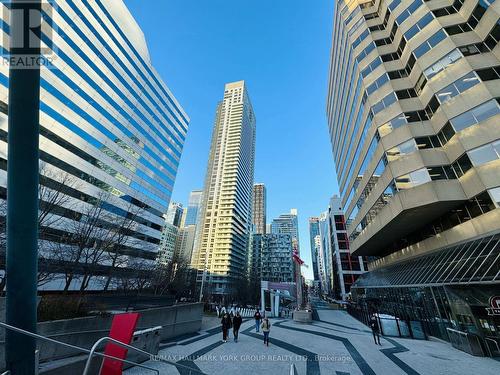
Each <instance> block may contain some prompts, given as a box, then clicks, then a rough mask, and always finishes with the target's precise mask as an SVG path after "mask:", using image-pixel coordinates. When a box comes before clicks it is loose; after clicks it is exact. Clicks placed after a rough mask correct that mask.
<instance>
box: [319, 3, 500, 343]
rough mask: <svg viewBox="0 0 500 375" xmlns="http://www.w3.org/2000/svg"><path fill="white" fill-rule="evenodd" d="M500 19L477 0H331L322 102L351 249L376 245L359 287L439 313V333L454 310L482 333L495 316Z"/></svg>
mask: <svg viewBox="0 0 500 375" xmlns="http://www.w3.org/2000/svg"><path fill="white" fill-rule="evenodd" d="M499 18H500V11H499V7H498V4H497V3H496V2H495V3H494V2H492V1H483V0H480V1H473V0H465V1H455V2H454V3H453V4H452V5H450V4H444V3H439V2H437V1H428V2H424V1H423V0H386V1H380V0H375V1H370V2H366V1H339V2H338V4H336V6H335V21H334V32H333V43H332V54H331V64H330V82H329V93H328V98H327V114H328V122H329V130H330V136H331V142H332V146H333V154H334V160H335V166H336V170H337V176H338V180H339V186H340V191H341V196H342V207H344V208H345V212H346V217H347V220H346V222H347V223H348V226H347V233H348V235H349V237H350V240H351V242H350V251H351V253H352V254H354V255H367V256H375V257H379V259H377V260H374V261H372V262H370V264H369V270H370V272H369V273H366V274H364V275H363V276H361V277H360V278H359V279H358V281H357V282H356V283H355V284H354V286H353V288H352V291H353V294H354V295H355V296H354V297H355V298H357V297H356V291H357V289H358V288H361V289H360V291H362V293H359V298H366V299H367V300H376V299H379V298H381V297H382V296H383V301H386V302H382V303H381V304H380V305H378V306H377V309H378V311H379V312H386V313H389V314H390V313H392V312H391V311H390V310H391V309H392V308H395V309H397V310H399V311H408V312H409V313H410V314H412V313H414V314H415V316H409V317H408V318H409V319H414V318H415V319H434V317H436V316H440V317H441V319H440V321H439V323H438V324H437V325H436V329H435V330H433V332H430V334H433V335H437V336H439V337H442V338H445V339H447V336H446V335H443V334H442V333H443V332H446V329H445V328H446V327H447V326H450V323H447V322H455V321H459V322H460V321H468V322H471V324H470V325H464V326H463V330H464V331H469V332H472V333H476V334H477V333H479V334H480V335H481V336H486V335H490V334H491V330H489V329H488V327H489V326H490V325H492V324H493V325H494V324H495V323H494V322H493V320H492V318H491V317H489V316H488V315H487V314H486V313H485V311H486V308H488V307H489V301H488V300H489V298H490V297H491V296H494V295H498V291H499V287H500V273H499V272H498V269H499V259H500V256H499V255H500V244H499V243H498V242H499V241H500V227H499V226H498V222H500V209H499V208H500V206H499V203H500V162H499V158H500V151H499V150H500V148H499V141H498V139H499V135H500V129H499V127H498V124H499V123H500V105H499V95H500V93H499V91H498V87H500V81H499V78H500V75H499V69H500V68H499V67H500V58H499V54H498V51H499V48H500V47H499V45H498V44H499V41H500V22H499ZM424 295H425V296H426V297H425V298H424V297H422V296H424ZM471 295H474V296H475V297H474V303H473V304H474V305H472V302H471V299H470V296H471ZM403 296H404V298H403ZM420 311H424V312H425V314H426V316H424V317H422V316H420V317H419V316H416V315H417V314H418V312H420ZM479 322H482V323H479ZM439 326H441V327H439Z"/></svg>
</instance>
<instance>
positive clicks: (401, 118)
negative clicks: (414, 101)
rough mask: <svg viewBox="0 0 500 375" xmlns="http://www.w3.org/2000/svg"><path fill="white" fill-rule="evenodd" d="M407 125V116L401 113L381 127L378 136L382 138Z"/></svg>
mask: <svg viewBox="0 0 500 375" xmlns="http://www.w3.org/2000/svg"><path fill="white" fill-rule="evenodd" d="M406 124H407V122H406V116H405V115H404V114H403V113H401V114H399V115H397V116H396V117H394V118H393V119H391V120H389V121H387V122H386V123H385V124H383V125H381V126H379V128H378V134H379V136H380V137H383V136H385V135H387V134H389V133H390V132H392V131H393V130H394V129H397V128H399V127H401V126H403V125H406Z"/></svg>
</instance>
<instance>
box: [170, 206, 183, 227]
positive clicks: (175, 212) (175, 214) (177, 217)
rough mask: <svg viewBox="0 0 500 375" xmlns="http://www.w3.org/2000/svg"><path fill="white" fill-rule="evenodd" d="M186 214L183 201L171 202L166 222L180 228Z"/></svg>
mask: <svg viewBox="0 0 500 375" xmlns="http://www.w3.org/2000/svg"><path fill="white" fill-rule="evenodd" d="M183 215H184V208H183V207H182V203H177V202H170V204H169V206H168V210H167V214H166V216H165V222H166V223H168V224H171V225H174V226H176V227H177V228H179V227H180V226H181V222H182V216H183Z"/></svg>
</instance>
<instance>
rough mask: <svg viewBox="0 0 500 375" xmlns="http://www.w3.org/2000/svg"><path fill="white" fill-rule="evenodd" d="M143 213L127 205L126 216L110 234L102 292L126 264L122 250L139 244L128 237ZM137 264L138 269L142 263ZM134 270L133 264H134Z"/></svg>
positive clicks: (126, 258) (126, 257)
mask: <svg viewBox="0 0 500 375" xmlns="http://www.w3.org/2000/svg"><path fill="white" fill-rule="evenodd" d="M143 211H144V209H143V208H141V207H138V206H135V205H133V204H131V203H130V204H129V205H128V207H127V210H126V215H125V216H122V217H121V218H120V219H119V220H118V222H117V223H116V225H115V226H114V227H113V228H112V230H111V233H110V237H111V238H110V241H111V242H112V246H111V247H110V248H109V249H108V251H107V256H108V263H109V270H110V271H109V275H108V277H107V279H106V283H105V284H104V290H108V289H109V286H110V284H111V280H112V279H113V273H118V272H119V270H120V269H121V268H123V267H124V266H125V265H127V264H128V260H129V257H128V256H127V255H124V254H123V252H122V250H123V249H124V248H128V247H134V246H135V245H137V244H138V243H139V241H138V240H137V239H135V238H134V237H132V236H130V233H131V232H132V231H134V230H136V229H137V226H138V223H137V219H138V217H139V216H140V215H141V214H142V212H143ZM135 263H136V264H138V269H141V268H142V267H140V266H141V265H142V263H143V262H139V263H137V262H135ZM134 268H135V264H134Z"/></svg>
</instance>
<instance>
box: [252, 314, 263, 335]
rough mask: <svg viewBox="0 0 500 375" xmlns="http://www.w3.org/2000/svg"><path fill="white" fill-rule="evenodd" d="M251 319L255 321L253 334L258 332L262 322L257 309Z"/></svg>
mask: <svg viewBox="0 0 500 375" xmlns="http://www.w3.org/2000/svg"><path fill="white" fill-rule="evenodd" d="M253 318H254V319H255V332H259V327H260V323H261V321H262V315H260V311H259V309H257V311H256V312H255V314H254V315H253Z"/></svg>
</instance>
